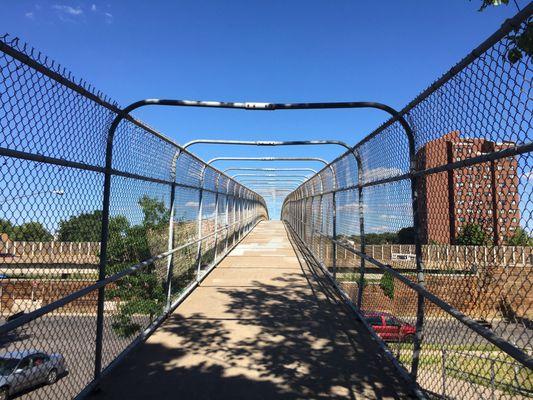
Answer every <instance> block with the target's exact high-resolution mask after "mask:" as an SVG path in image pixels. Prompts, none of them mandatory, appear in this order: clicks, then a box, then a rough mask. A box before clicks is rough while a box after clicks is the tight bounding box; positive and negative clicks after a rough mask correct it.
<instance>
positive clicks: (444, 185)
mask: <svg viewBox="0 0 533 400" xmlns="http://www.w3.org/2000/svg"><path fill="white" fill-rule="evenodd" d="M512 146H514V143H511V142H504V143H496V142H492V141H489V140H486V139H480V138H461V137H460V133H459V132H458V131H454V132H450V133H448V134H447V135H445V136H443V137H441V138H439V139H436V140H432V141H430V142H428V143H427V144H426V145H425V146H424V147H422V148H421V149H420V150H419V151H418V153H417V161H418V168H419V169H426V168H432V167H436V166H439V165H443V164H448V163H451V162H457V161H461V160H464V159H467V158H472V157H476V156H480V155H482V154H485V153H491V152H494V151H500V150H504V149H506V148H508V147H512ZM517 168H518V162H517V160H516V158H515V157H509V158H504V159H500V160H496V161H488V162H484V163H480V164H475V165H473V166H470V167H464V168H459V169H455V170H452V171H445V172H440V173H437V174H432V175H429V176H426V177H424V178H421V180H420V188H421V190H420V191H419V192H420V197H419V210H420V220H421V221H420V222H421V235H422V237H421V239H422V243H432V242H436V243H442V244H450V243H451V244H454V243H455V240H456V238H457V236H458V235H459V234H460V233H461V229H462V228H463V227H464V226H465V225H466V224H468V223H475V224H477V225H479V226H480V227H482V228H483V230H484V231H485V232H487V233H488V234H490V235H492V237H493V242H494V244H496V245H502V244H505V241H506V239H507V238H509V237H510V236H512V235H513V234H514V231H515V230H516V228H517V227H518V226H519V221H520V215H519V213H520V211H519V201H520V198H519V195H518V185H519V179H518V174H517Z"/></svg>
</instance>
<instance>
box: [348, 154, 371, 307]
mask: <svg viewBox="0 0 533 400" xmlns="http://www.w3.org/2000/svg"><path fill="white" fill-rule="evenodd" d="M353 154H354V156H355V160H356V161H357V201H358V203H359V207H358V212H359V241H360V244H359V247H360V249H361V253H363V254H366V240H365V215H364V212H365V211H364V193H363V162H362V160H361V157H360V156H359V155H358V154H357V153H355V152H354V153H353ZM372 257H374V247H372ZM359 262H360V267H359V285H358V287H357V308H358V309H359V310H361V307H362V305H363V294H364V285H365V270H366V264H365V259H364V258H362V257H360V260H359Z"/></svg>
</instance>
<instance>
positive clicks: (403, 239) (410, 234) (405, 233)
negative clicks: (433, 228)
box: [398, 226, 415, 244]
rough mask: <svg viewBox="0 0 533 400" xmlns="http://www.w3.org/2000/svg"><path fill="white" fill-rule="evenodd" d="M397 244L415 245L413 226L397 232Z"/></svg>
mask: <svg viewBox="0 0 533 400" xmlns="http://www.w3.org/2000/svg"><path fill="white" fill-rule="evenodd" d="M398 243H399V244H415V228H414V227H413V226H409V227H405V228H402V229H400V230H399V231H398Z"/></svg>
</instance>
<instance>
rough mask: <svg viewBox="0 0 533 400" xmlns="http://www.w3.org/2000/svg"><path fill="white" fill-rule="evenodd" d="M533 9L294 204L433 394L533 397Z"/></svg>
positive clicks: (302, 191)
mask: <svg viewBox="0 0 533 400" xmlns="http://www.w3.org/2000/svg"><path fill="white" fill-rule="evenodd" d="M532 11H533V6H532V5H531V4H530V5H529V6H528V7H526V8H525V9H524V10H523V11H521V12H520V13H519V14H517V16H516V17H514V18H513V19H511V20H509V21H507V22H506V23H505V24H504V25H503V26H502V28H501V29H500V30H498V31H497V32H496V33H495V34H494V35H492V36H491V37H490V38H489V39H488V40H487V41H486V42H484V43H483V44H482V45H481V46H479V47H478V48H477V49H475V50H474V51H473V52H472V53H471V54H470V55H469V56H468V57H466V58H465V59H463V60H462V61H461V62H460V63H459V64H458V65H456V66H455V67H454V68H452V69H451V70H450V71H449V72H448V73H447V74H445V75H444V76H443V77H442V78H441V79H439V80H438V81H436V82H435V83H434V84H433V85H432V86H431V87H429V88H428V89H427V90H426V91H425V92H423V93H422V94H421V95H420V96H418V97H417V98H416V99H415V100H414V101H413V102H412V103H410V104H409V105H408V106H407V107H405V108H404V109H403V110H402V111H401V112H400V113H399V114H398V116H394V117H393V118H391V119H390V120H389V121H388V122H386V123H385V124H383V125H382V126H381V127H380V128H378V129H377V130H376V131H375V132H373V133H372V134H370V135H369V136H368V137H366V138H365V139H363V140H362V141H361V142H360V143H358V144H357V145H356V146H355V147H354V148H353V149H351V150H350V151H347V152H346V153H345V154H343V155H342V156H340V157H339V158H337V159H336V160H334V161H333V162H332V163H330V164H329V165H328V167H325V168H324V169H323V170H322V171H320V172H319V173H318V174H317V175H315V176H314V177H313V178H311V179H310V180H309V181H307V182H305V183H304V184H302V185H301V186H300V187H299V188H298V189H297V190H295V191H294V192H293V193H291V194H290V195H289V196H288V197H287V199H286V200H285V202H284V206H283V211H282V218H283V219H284V221H286V223H287V224H288V225H289V226H290V229H291V230H292V232H293V233H294V234H295V235H296V236H297V237H299V238H300V239H301V240H302V242H304V243H305V244H306V245H307V248H308V250H309V252H310V253H311V254H312V255H314V257H315V259H316V260H317V261H318V262H320V263H321V265H322V266H323V268H324V269H325V270H326V271H327V273H328V276H330V278H331V280H332V281H333V283H334V284H335V285H336V286H337V288H338V289H339V290H340V291H341V293H342V294H343V296H344V297H345V298H346V300H348V301H349V303H350V304H351V305H352V307H353V309H354V311H355V312H356V313H357V314H359V316H360V318H361V319H362V321H363V322H364V324H365V325H366V326H367V327H368V328H369V329H370V331H371V332H372V334H374V335H375V337H376V339H378V340H379V341H380V342H381V343H382V345H383V347H384V350H385V351H386V352H387V354H388V355H389V357H390V358H391V359H392V361H393V362H394V363H395V364H396V365H397V366H398V368H399V369H400V371H401V372H402V371H403V374H404V376H405V377H406V378H407V379H412V380H414V381H416V383H417V385H418V387H419V388H420V392H419V393H420V395H421V396H426V397H436V398H454V399H467V398H468V399H470V398H472V399H474V398H493V399H504V398H529V397H532V396H533V372H532V369H531V368H532V366H533V361H532V358H531V356H532V353H533V349H532V347H531V339H532V336H533V335H532V333H531V332H532V331H531V329H532V326H533V325H532V321H533V307H532V297H531V293H532V287H531V285H532V274H531V270H532V267H533V265H532V262H533V257H532V245H533V239H532V233H533V207H532V191H533V184H532V180H531V175H532V172H531V165H532V159H531V157H532V156H531V151H532V150H533V144H532V141H531V110H532V107H531V78H532V75H533V74H532V73H531V72H532V71H531V54H529V53H528V52H527V51H524V49H522V50H520V49H519V48H517V39H516V38H518V37H521V35H527V34H529V35H531V14H532ZM529 37H531V36H529ZM517 51H521V52H522V57H521V58H520V57H519V58H517V57H514V55H515V54H516V52H517ZM529 51H530V50H529ZM400 117H403V118H404V119H405V121H407V123H408V125H409V127H410V129H411V130H412V136H410V135H409V132H408V131H407V130H406V129H405V126H403V125H402V124H401V120H400V119H399V118H400ZM332 171H333V173H332ZM324 183H326V184H324Z"/></svg>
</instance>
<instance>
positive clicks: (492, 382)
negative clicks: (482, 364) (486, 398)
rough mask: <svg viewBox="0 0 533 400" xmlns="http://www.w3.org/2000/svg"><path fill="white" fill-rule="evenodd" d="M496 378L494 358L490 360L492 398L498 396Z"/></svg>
mask: <svg viewBox="0 0 533 400" xmlns="http://www.w3.org/2000/svg"><path fill="white" fill-rule="evenodd" d="M495 380H496V374H495V371H494V360H493V359H491V360H490V388H491V398H492V400H494V399H495V398H496V388H495V384H496V382H495Z"/></svg>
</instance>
